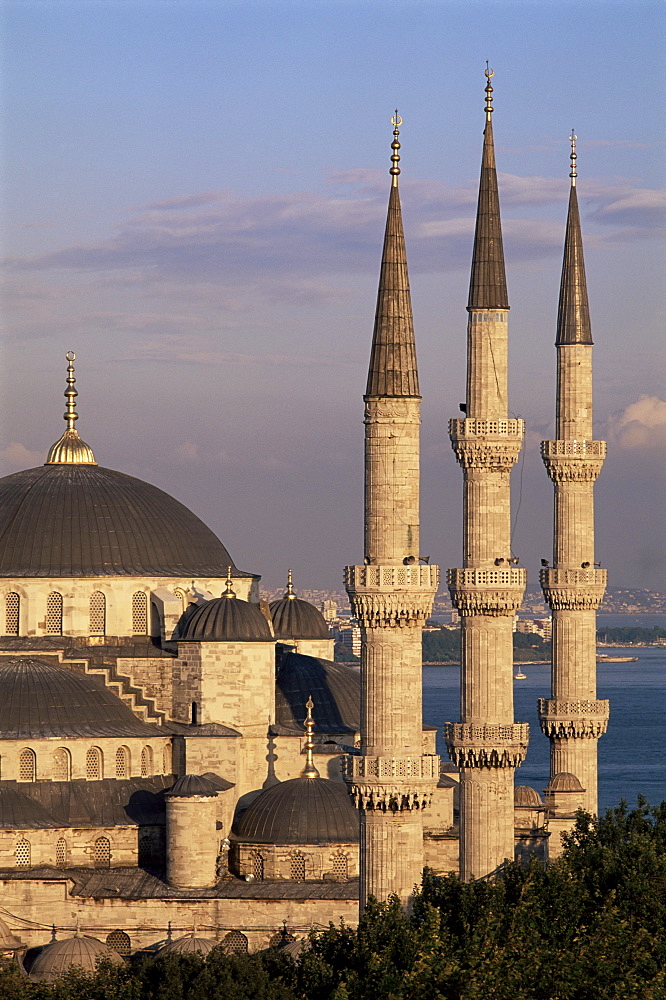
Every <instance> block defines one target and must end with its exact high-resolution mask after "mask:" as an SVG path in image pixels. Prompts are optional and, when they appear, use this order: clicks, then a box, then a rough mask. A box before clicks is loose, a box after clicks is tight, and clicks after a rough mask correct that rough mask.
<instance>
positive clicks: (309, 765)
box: [301, 695, 320, 778]
mask: <svg viewBox="0 0 666 1000" xmlns="http://www.w3.org/2000/svg"><path fill="white" fill-rule="evenodd" d="M305 707H306V708H307V710H308V714H307V715H306V717H305V719H304V720H303V725H304V726H305V729H306V731H307V736H306V738H305V750H306V753H307V757H306V758H305V767H304V768H303V770H302V771H301V778H319V777H320V774H319V771H318V770H317V768H316V767H315V765H314V760H313V757H312V751H313V749H314V740H313V739H312V730H313V729H314V719H313V718H312V709H313V708H314V702H313V700H312V695H310V696H309V697H308V700H307V701H306V703H305Z"/></svg>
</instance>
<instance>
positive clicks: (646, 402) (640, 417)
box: [608, 396, 666, 449]
mask: <svg viewBox="0 0 666 1000" xmlns="http://www.w3.org/2000/svg"><path fill="white" fill-rule="evenodd" d="M608 436H609V439H610V440H612V441H613V442H614V443H615V444H616V445H618V446H619V447H620V448H627V449H629V448H630V449H645V448H658V449H662V448H666V400H663V399H659V397H658V396H640V397H639V398H638V399H637V400H636V401H635V402H634V403H630V404H629V406H627V407H625V409H624V410H620V411H619V412H617V413H614V414H613V415H612V416H611V417H610V419H609V421H608Z"/></svg>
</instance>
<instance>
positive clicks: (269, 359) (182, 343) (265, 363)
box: [116, 335, 358, 460]
mask: <svg viewBox="0 0 666 1000" xmlns="http://www.w3.org/2000/svg"><path fill="white" fill-rule="evenodd" d="M116 361H119V362H122V363H125V362H127V361H151V362H156V361H162V362H178V363H179V364H186V365H194V366H203V367H206V368H208V367H211V366H214V367H220V366H221V367H224V366H231V367H245V368H285V367H286V368H349V367H357V365H358V361H357V360H356V359H355V358H351V357H350V356H349V353H348V352H345V353H344V354H340V356H339V357H336V356H326V355H319V354H279V353H276V352H274V353H264V354H250V353H243V352H240V351H220V350H217V349H215V348H206V347H202V346H201V344H200V342H196V343H195V342H194V341H193V340H192V338H191V337H188V336H173V335H167V336H159V337H156V338H155V339H154V340H148V341H144V342H143V343H136V344H134V345H133V347H132V348H131V349H130V350H129V351H128V352H126V353H124V354H123V356H122V357H118V358H116ZM183 447H185V446H183ZM195 447H196V446H195ZM180 457H181V458H185V457H187V458H189V459H190V460H191V459H192V458H193V457H196V456H193V455H192V454H191V453H189V454H188V453H187V452H186V451H184V452H182V453H181V454H180Z"/></svg>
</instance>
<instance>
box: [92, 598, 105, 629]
mask: <svg viewBox="0 0 666 1000" xmlns="http://www.w3.org/2000/svg"><path fill="white" fill-rule="evenodd" d="M90 634H91V635H106V597H105V596H104V594H103V593H102V592H101V590H96V591H95V593H94V594H91V595H90Z"/></svg>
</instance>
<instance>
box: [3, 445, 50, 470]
mask: <svg viewBox="0 0 666 1000" xmlns="http://www.w3.org/2000/svg"><path fill="white" fill-rule="evenodd" d="M45 459H46V455H45V454H44V452H43V451H30V449H29V448H26V446H25V445H24V444H21V443H20V442H19V441H12V442H11V444H8V445H7V447H6V448H2V449H0V473H1V474H2V475H3V476H8V475H9V474H10V473H12V472H19V471H20V470H21V469H32V468H34V467H35V466H37V465H43V464H44V460H45Z"/></svg>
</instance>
